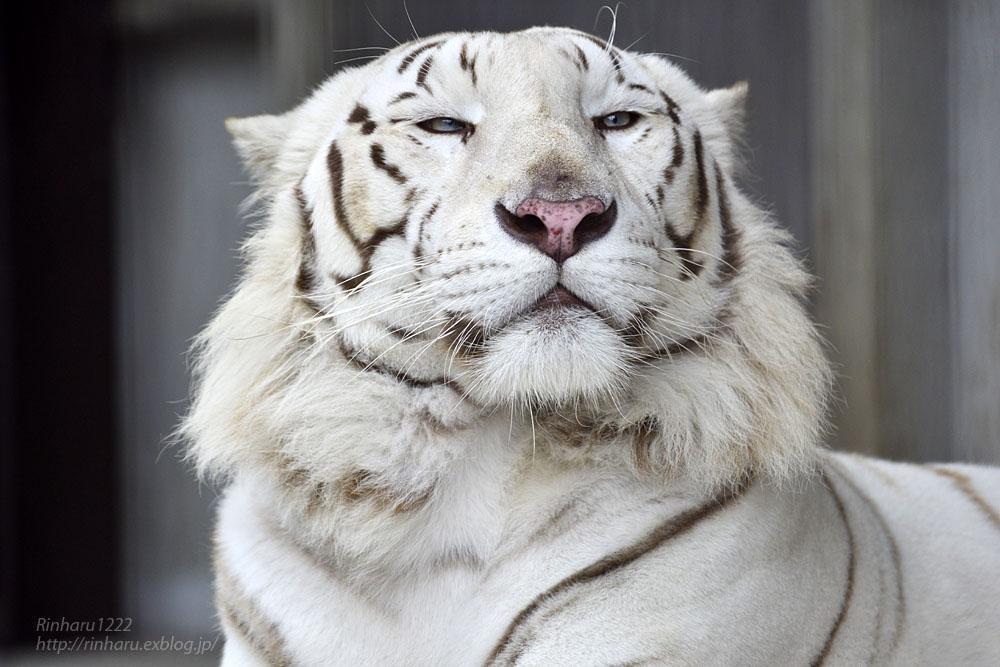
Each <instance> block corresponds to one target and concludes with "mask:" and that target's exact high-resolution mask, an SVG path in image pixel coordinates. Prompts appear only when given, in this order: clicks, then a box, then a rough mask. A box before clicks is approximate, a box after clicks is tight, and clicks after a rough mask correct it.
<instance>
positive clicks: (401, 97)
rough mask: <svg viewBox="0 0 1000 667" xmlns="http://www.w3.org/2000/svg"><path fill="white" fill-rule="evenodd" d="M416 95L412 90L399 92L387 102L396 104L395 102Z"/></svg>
mask: <svg viewBox="0 0 1000 667" xmlns="http://www.w3.org/2000/svg"><path fill="white" fill-rule="evenodd" d="M416 96H417V94H416V93H414V92H412V91H407V92H405V93H400V94H399V95H396V96H395V97H394V98H392V99H391V100H389V104H396V103H397V102H402V101H403V100H408V99H410V98H411V97H416Z"/></svg>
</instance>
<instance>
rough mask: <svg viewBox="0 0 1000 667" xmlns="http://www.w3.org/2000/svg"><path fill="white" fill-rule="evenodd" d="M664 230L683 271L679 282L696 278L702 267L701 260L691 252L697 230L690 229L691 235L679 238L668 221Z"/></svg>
mask: <svg viewBox="0 0 1000 667" xmlns="http://www.w3.org/2000/svg"><path fill="white" fill-rule="evenodd" d="M664 230H665V231H666V232H667V238H669V239H670V243H671V244H672V245H673V250H675V251H676V252H677V254H678V255H679V256H680V259H681V266H682V267H683V269H684V271H683V273H681V276H680V278H681V280H691V279H692V278H694V277H696V276H697V275H698V274H699V273H701V269H702V267H703V266H704V263H703V262H702V261H701V259H700V258H698V257H695V253H693V252H691V250H692V247H691V246H692V244H693V242H694V235H695V232H697V231H698V228H697V227H695V228H694V229H692V230H691V233H690V234H688V235H687V236H681V235H680V234H678V233H677V230H676V229H674V226H673V225H672V224H671V223H670V221H669V220H667V221H666V224H665V225H664Z"/></svg>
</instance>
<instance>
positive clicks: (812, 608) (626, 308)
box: [183, 28, 1000, 666]
mask: <svg viewBox="0 0 1000 667" xmlns="http://www.w3.org/2000/svg"><path fill="white" fill-rule="evenodd" d="M746 95H747V86H746V84H737V85H735V86H733V87H731V88H728V89H720V90H713V91H707V92H706V91H704V90H702V89H701V88H699V87H698V86H697V85H695V84H694V83H693V82H692V81H691V80H690V79H689V78H688V77H687V76H686V75H685V74H684V73H682V72H681V71H680V70H679V69H678V68H676V67H675V66H674V65H672V64H670V63H668V62H667V61H665V60H663V59H661V58H659V57H657V56H652V55H642V54H635V53H630V52H627V51H624V50H621V49H619V48H616V47H614V46H612V45H609V44H607V43H605V42H604V41H602V40H600V39H597V38H594V37H592V36H590V35H587V34H584V33H580V32H576V31H573V30H568V29H558V28H536V29H532V30H526V31H523V32H517V33H511V34H496V33H471V34H468V33H456V34H445V35H438V36H435V37H428V38H424V39H420V40H418V41H415V42H412V43H409V44H404V45H402V46H400V47H398V48H396V49H393V50H392V51H389V52H388V53H386V54H385V55H383V56H381V57H380V58H378V59H377V60H374V61H373V62H371V63H370V64H368V65H366V66H364V67H360V68H355V69H348V70H344V71H342V72H340V73H339V74H337V75H336V76H334V77H332V78H330V79H329V80H328V81H327V82H326V83H324V84H323V85H322V86H320V87H319V88H318V89H317V90H316V91H315V92H314V93H313V94H312V95H311V96H310V97H309V99H307V100H306V101H305V102H303V103H302V104H301V105H300V106H299V107H297V108H295V109H293V110H292V111H289V112H288V113H286V114H284V115H280V116H257V117H252V118H242V119H230V120H229V121H227V128H228V129H229V131H230V132H231V134H232V135H233V137H234V140H235V145H236V148H237V150H238V152H239V153H240V155H241V156H242V158H243V159H244V162H245V164H246V167H247V170H248V171H249V172H250V174H251V176H252V177H253V179H254V181H255V183H256V185H257V191H256V195H255V200H254V201H255V204H256V206H257V208H258V209H259V212H260V214H261V215H260V220H261V222H260V224H259V226H257V227H256V228H255V229H254V231H253V232H252V234H251V235H250V237H249V239H248V241H247V242H246V245H245V248H244V257H245V266H244V270H243V274H242V277H241V279H240V281H239V284H238V285H237V287H236V289H235V290H234V292H233V294H232V295H231V296H230V297H229V298H228V300H227V301H226V302H225V304H224V305H223V306H222V307H221V308H220V310H219V311H218V313H217V314H216V315H215V317H214V319H213V320H212V322H211V323H210V324H209V325H208V327H207V328H206V330H205V331H204V333H203V334H202V335H201V337H200V339H199V342H198V346H197V357H196V358H197V365H196V385H195V391H194V400H193V403H192V408H191V410H190V413H189V414H188V416H187V418H186V420H185V422H184V426H183V433H184V436H185V437H186V438H187V440H188V442H189V447H188V454H189V457H190V460H191V461H193V463H194V464H195V465H196V467H197V469H198V471H199V473H200V474H201V475H203V476H206V477H209V478H214V479H216V480H220V481H223V482H224V483H225V491H224V496H223V499H222V501H221V503H220V507H219V518H218V524H217V528H216V533H215V557H214V559H215V560H214V564H215V573H216V603H217V609H218V613H219V619H220V623H221V626H222V628H223V630H224V632H225V636H226V644H225V651H224V655H223V664H225V665H227V666H232V665H265V664H279V665H380V666H383V665H434V666H438V665H483V664H486V665H514V664H516V665H612V664H614V665H625V664H628V665H661V664H662V665H667V664H669V665H733V664H739V665H806V664H808V665H820V664H826V665H835V664H836V665H858V664H878V665H882V664H898V665H916V664H927V665H944V664H949V665H951V664H995V662H996V660H997V658H998V656H1000V633H998V632H997V628H998V627H1000V626H998V621H1000V515H998V510H997V508H998V507H1000V484H998V482H1000V475H998V473H997V471H996V470H992V469H988V468H978V467H972V466H957V465H949V466H911V465H904V464H896V463H888V462H884V461H877V460H872V459H866V458H862V457H858V456H852V455H845V454H833V453H830V452H827V451H825V450H824V449H823V448H822V438H823V434H824V430H825V422H824V415H825V411H826V401H827V397H828V394H829V393H830V388H831V377H832V376H831V372H830V367H829V365H828V363H827V361H826V359H825V357H824V354H823V349H822V342H821V340H820V339H819V337H818V335H817V333H816V328H815V326H814V325H813V323H812V322H811V320H810V318H809V316H808V314H807V312H806V309H805V308H804V305H803V299H804V294H805V292H806V291H807V289H808V287H809V283H810V280H809V276H808V275H807V274H806V273H805V271H804V270H803V269H802V267H801V266H800V263H799V262H798V261H797V260H796V258H795V257H794V255H793V254H792V252H790V250H789V249H788V245H787V244H788V241H789V239H788V237H787V234H786V233H784V232H782V231H780V230H779V228H778V227H776V225H775V224H774V223H773V222H772V221H771V220H770V219H769V217H768V215H767V214H766V213H764V212H763V211H761V210H760V209H759V208H757V207H756V206H755V205H754V204H753V203H752V202H751V201H750V200H749V199H748V198H747V197H746V196H744V194H743V193H741V192H740V190H739V188H738V187H737V185H736V183H735V182H734V174H735V173H737V171H738V170H739V169H740V163H739V151H738V150H737V149H736V146H738V145H739V141H740V132H741V127H742V124H743V106H744V101H745V97H746Z"/></svg>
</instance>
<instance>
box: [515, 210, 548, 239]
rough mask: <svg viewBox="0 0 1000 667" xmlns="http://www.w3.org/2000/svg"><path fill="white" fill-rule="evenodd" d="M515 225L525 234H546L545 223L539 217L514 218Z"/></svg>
mask: <svg viewBox="0 0 1000 667" xmlns="http://www.w3.org/2000/svg"><path fill="white" fill-rule="evenodd" d="M514 224H515V225H517V227H518V229H520V230H521V231H523V232H524V233H525V234H532V235H534V234H541V235H544V234H545V223H544V222H542V219H541V218H539V217H538V216H537V215H526V216H523V217H520V218H519V217H517V216H514Z"/></svg>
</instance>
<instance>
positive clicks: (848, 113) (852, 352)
mask: <svg viewBox="0 0 1000 667" xmlns="http://www.w3.org/2000/svg"><path fill="white" fill-rule="evenodd" d="M874 21H875V16H874V11H873V7H872V5H871V3H869V2H866V1H865V0H860V1H858V0H851V1H847V2H829V1H827V0H811V1H810V3H809V32H810V43H811V44H812V53H811V61H812V65H811V73H812V76H811V81H812V90H811V101H812V104H811V157H810V174H811V176H810V182H811V186H810V192H811V207H812V221H813V227H812V237H813V257H814V262H815V269H816V272H817V273H818V275H819V285H818V288H817V291H816V294H815V296H814V300H815V306H816V317H817V319H818V320H819V322H820V323H821V324H823V325H824V326H825V331H824V333H825V334H826V337H827V339H828V340H829V342H830V344H831V349H830V355H831V357H832V359H833V361H834V363H835V364H836V365H837V371H838V378H839V383H838V388H839V394H840V398H842V399H843V400H842V401H840V402H838V403H837V404H836V405H835V406H834V420H835V422H836V424H837V431H836V433H835V434H834V435H833V444H834V446H836V447H839V448H842V449H850V450H853V451H860V452H865V453H869V454H874V453H877V452H878V442H879V428H880V424H879V415H880V412H879V406H878V372H877V367H878V364H877V350H878V346H877V318H876V309H875V303H876V292H875V276H876V262H877V255H876V247H875V246H876V243H875V242H876V225H875V219H876V214H875V201H876V192H875V188H876V174H875V145H874V143H875V142H874V140H875V136H874V135H875V103H874V95H875V74H874V69H875V68H874V64H875V44H874V39H875V36H874V30H875V26H874Z"/></svg>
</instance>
